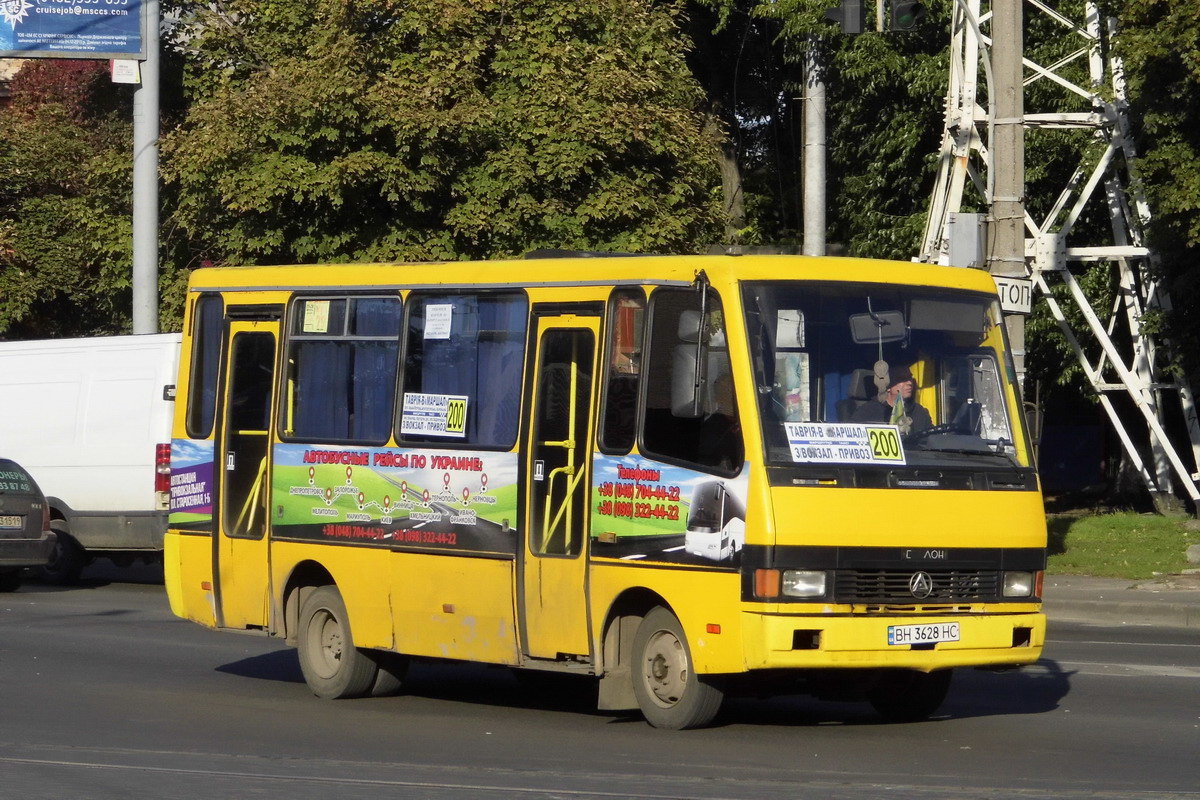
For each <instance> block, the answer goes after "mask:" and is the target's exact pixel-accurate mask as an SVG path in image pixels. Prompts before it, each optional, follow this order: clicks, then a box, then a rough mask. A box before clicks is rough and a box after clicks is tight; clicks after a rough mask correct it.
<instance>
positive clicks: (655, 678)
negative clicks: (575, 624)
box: [632, 606, 725, 731]
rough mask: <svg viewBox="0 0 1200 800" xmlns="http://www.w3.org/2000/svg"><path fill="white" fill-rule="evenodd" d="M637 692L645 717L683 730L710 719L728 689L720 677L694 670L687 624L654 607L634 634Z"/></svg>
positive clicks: (670, 728)
mask: <svg viewBox="0 0 1200 800" xmlns="http://www.w3.org/2000/svg"><path fill="white" fill-rule="evenodd" d="M633 653H634V659H635V661H634V664H633V670H632V672H633V692H634V695H635V696H636V697H637V701H638V706H639V708H641V710H642V714H643V716H645V717H646V721H647V722H649V723H650V724H651V725H653V726H654V727H656V728H665V729H667V730H676V731H678V730H685V729H688V728H699V727H703V726H704V725H707V724H708V723H710V722H712V720H713V718H714V717H716V715H717V712H718V711H720V710H721V703H722V702H723V701H724V699H725V693H724V691H723V690H722V689H721V686H720V684H719V682H718V681H717V680H716V679H714V678H710V677H708V676H703V675H698V674H696V671H695V668H694V666H693V663H692V654H691V650H690V649H689V648H688V644H687V637H686V636H685V635H684V633H683V626H682V625H680V624H679V620H678V619H676V618H675V615H674V614H672V613H671V612H670V611H667V610H666V609H665V608H662V607H661V606H660V607H658V608H655V609H653V610H652V611H651V612H650V613H649V614H647V615H646V617H645V618H644V619H643V620H642V622H641V624H640V625H639V626H638V629H637V635H636V636H634V640H633Z"/></svg>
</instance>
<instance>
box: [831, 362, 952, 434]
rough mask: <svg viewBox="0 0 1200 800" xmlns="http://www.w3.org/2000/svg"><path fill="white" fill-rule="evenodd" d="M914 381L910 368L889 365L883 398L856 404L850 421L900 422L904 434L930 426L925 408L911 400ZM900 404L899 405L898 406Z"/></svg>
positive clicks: (930, 421)
mask: <svg viewBox="0 0 1200 800" xmlns="http://www.w3.org/2000/svg"><path fill="white" fill-rule="evenodd" d="M916 389H917V382H916V381H915V380H914V379H913V374H912V370H910V369H909V368H908V367H906V366H904V365H903V364H898V365H894V366H892V367H889V368H888V388H887V392H885V393H883V394H882V395H881V396H882V397H883V399H882V400H880V399H875V400H868V401H867V402H865V403H863V404H862V405H861V406H859V407H858V408H857V409H856V410H855V411H854V415H853V416H852V417H851V421H853V422H874V423H884V424H891V425H899V426H900V433H901V434H903V435H904V436H907V435H909V434H910V433H920V432H921V431H923V430H926V429H927V428H930V427H932V426H933V420H932V419H930V417H929V412H928V411H926V410H925V407H924V406H922V405H921V404H920V403H918V402H917V401H916V399H914V397H913V394H914V393H915V392H916ZM897 403H899V406H897Z"/></svg>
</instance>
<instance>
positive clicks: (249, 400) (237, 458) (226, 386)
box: [213, 307, 282, 628]
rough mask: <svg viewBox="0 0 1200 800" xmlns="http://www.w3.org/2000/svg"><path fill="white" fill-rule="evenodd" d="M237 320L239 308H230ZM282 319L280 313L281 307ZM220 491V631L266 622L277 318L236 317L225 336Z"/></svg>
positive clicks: (216, 553) (216, 551)
mask: <svg viewBox="0 0 1200 800" xmlns="http://www.w3.org/2000/svg"><path fill="white" fill-rule="evenodd" d="M229 310H230V314H231V316H232V315H233V313H234V312H235V311H236V308H230V309H229ZM278 314H280V315H281V314H282V307H280V308H279V311H278ZM225 341H226V347H227V348H228V350H227V352H226V354H225V374H224V376H223V378H224V380H223V392H224V400H225V402H224V410H223V413H222V417H221V430H220V434H219V437H218V440H217V441H218V442H219V447H220V452H219V453H218V457H217V459H216V461H217V464H218V465H220V473H221V477H220V491H219V492H218V494H217V502H216V508H214V509H213V512H214V514H213V516H214V518H215V519H216V520H217V535H216V537H214V542H213V560H214V562H215V563H214V564H213V575H214V576H216V578H217V580H216V596H217V612H218V617H217V619H218V625H220V626H221V627H226V628H248V627H263V626H265V625H266V624H267V596H268V595H267V580H268V578H267V546H268V545H267V511H268V509H269V508H270V482H269V480H268V476H269V474H270V472H269V469H268V466H269V461H270V453H271V422H272V409H273V408H274V406H275V404H274V402H273V398H274V387H275V362H276V351H277V349H278V342H279V317H278V316H275V317H274V318H273V319H254V320H249V319H236V318H235V319H231V320H230V322H229V332H228V335H227V336H226V337H225Z"/></svg>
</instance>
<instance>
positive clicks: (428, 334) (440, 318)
mask: <svg viewBox="0 0 1200 800" xmlns="http://www.w3.org/2000/svg"><path fill="white" fill-rule="evenodd" d="M453 321H454V306H453V305H451V304H449V303H439V304H438V305H428V306H425V338H426V339H449V338H450V325H451V323H452V322H453Z"/></svg>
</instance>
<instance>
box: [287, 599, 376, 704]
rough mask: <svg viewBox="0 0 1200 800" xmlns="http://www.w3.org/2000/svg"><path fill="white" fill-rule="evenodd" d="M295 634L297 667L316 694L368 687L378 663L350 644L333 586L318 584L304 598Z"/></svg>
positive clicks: (350, 693) (361, 691)
mask: <svg viewBox="0 0 1200 800" xmlns="http://www.w3.org/2000/svg"><path fill="white" fill-rule="evenodd" d="M298 638H299V642H298V647H297V652H298V655H299V657H300V671H301V672H302V673H304V681H305V683H307V684H308V687H309V688H310V689H312V691H313V694H315V695H316V696H317V697H323V698H325V699H328V700H337V699H340V698H344V697H362V696H363V695H365V694H367V693H368V692H370V691H371V688H372V687H373V686H374V685H375V679H376V677H377V675H378V673H379V666H378V664H376V662H375V661H374V660H373V659H372V658H371V657H370V656H369V655H368V654H367V653H365V652H364V651H362V650H359V649H358V648H357V647H355V646H354V636H353V635H352V634H351V632H350V617H349V615H348V614H347V613H346V604H345V602H343V601H342V595H341V593H340V592H338V590H337V588H336V587H333V586H321V587H319V588H317V589H314V590H313V591H312V593H311V594H309V596H308V597H307V598H306V599H305V601H304V605H303V606H301V608H300V631H299V637H298Z"/></svg>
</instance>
